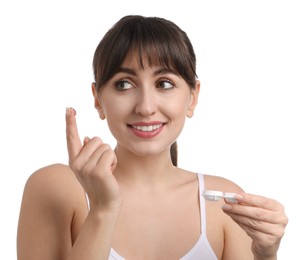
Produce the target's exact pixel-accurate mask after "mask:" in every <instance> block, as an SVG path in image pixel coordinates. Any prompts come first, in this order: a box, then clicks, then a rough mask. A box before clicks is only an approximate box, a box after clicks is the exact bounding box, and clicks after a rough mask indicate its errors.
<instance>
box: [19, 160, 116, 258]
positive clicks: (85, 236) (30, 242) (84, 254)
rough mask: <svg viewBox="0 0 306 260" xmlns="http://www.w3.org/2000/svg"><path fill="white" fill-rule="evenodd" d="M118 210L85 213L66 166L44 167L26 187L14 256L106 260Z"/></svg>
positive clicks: (78, 188) (82, 197)
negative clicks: (15, 254)
mask: <svg viewBox="0 0 306 260" xmlns="http://www.w3.org/2000/svg"><path fill="white" fill-rule="evenodd" d="M118 213H119V212H118V211H116V210H113V211H105V212H103V211H98V210H90V212H89V214H88V210H87V205H86V200H85V195H84V190H83V188H82V186H81V185H80V184H79V182H78V181H77V179H76V178H75V176H74V174H73V173H72V172H71V170H70V169H69V167H67V166H64V165H53V166H48V167H46V168H43V169H41V170H39V171H37V172H36V173H34V174H33V175H32V176H31V177H30V178H29V180H28V181H27V184H26V186H25V190H24V195H23V199H22V204H21V210H20V217H19V225H18V234H17V255H18V260H41V259H44V260H54V259H56V260H61V259H71V260H72V259H73V260H77V259H88V260H91V259H99V260H101V259H108V254H109V250H110V246H111V239H112V234H113V231H114V228H115V225H116V221H117V216H118ZM87 214H88V215H87Z"/></svg>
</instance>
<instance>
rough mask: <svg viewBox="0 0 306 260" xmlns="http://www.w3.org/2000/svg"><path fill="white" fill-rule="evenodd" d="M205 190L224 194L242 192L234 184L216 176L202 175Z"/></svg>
mask: <svg viewBox="0 0 306 260" xmlns="http://www.w3.org/2000/svg"><path fill="white" fill-rule="evenodd" d="M203 178H204V183H205V189H208V190H220V191H224V192H236V193H237V192H243V189H242V188H241V187H240V186H239V185H238V184H237V183H235V182H233V181H231V180H229V179H227V178H224V177H221V176H216V175H207V174H203Z"/></svg>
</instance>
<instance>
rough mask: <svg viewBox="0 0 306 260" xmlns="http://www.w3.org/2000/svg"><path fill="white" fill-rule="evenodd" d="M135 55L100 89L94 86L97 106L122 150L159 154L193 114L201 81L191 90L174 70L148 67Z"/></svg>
mask: <svg viewBox="0 0 306 260" xmlns="http://www.w3.org/2000/svg"><path fill="white" fill-rule="evenodd" d="M133 54H135V53H130V54H129V55H128V56H127V58H126V59H125V61H124V62H123V64H122V65H121V67H120V69H119V71H118V72H117V73H116V74H115V75H114V76H113V77H112V78H111V79H110V80H109V81H108V82H107V83H106V84H105V85H104V86H103V87H102V88H101V89H100V90H99V92H97V91H96V90H95V89H94V88H93V92H94V97H95V106H96V108H97V109H98V112H99V114H100V117H101V118H102V119H104V118H106V120H107V123H108V126H109V128H110V131H111V132H112V134H113V136H114V137H115V138H116V140H117V146H118V148H119V149H122V148H123V149H127V150H129V151H131V152H133V153H135V154H137V155H149V154H152V155H153V154H158V153H160V152H161V151H163V150H165V149H169V148H170V145H171V144H172V143H173V142H174V141H175V140H176V139H177V137H178V136H179V134H180V132H181V131H182V129H183V125H184V122H185V118H186V116H188V117H191V116H192V115H193V111H194V108H195V106H196V104H197V98H198V92H199V85H200V84H199V82H197V84H196V87H195V89H190V87H189V86H188V85H187V83H186V82H185V81H184V80H183V79H182V78H181V77H180V76H179V75H178V74H176V72H175V71H170V70H169V69H167V68H165V67H161V66H149V65H148V63H147V62H146V60H145V59H144V64H143V65H144V66H143V67H142V66H141V65H140V64H139V59H138V56H137V54H135V55H133Z"/></svg>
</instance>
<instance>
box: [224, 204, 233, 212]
mask: <svg viewBox="0 0 306 260" xmlns="http://www.w3.org/2000/svg"><path fill="white" fill-rule="evenodd" d="M232 208H233V207H232V206H231V205H230V204H223V205H222V209H223V210H225V211H228V210H231V209H232Z"/></svg>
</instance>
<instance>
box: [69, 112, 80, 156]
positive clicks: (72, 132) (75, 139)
mask: <svg viewBox="0 0 306 260" xmlns="http://www.w3.org/2000/svg"><path fill="white" fill-rule="evenodd" d="M75 115H76V111H75V110H74V109H73V108H72V107H68V108H66V139H67V149H68V155H69V162H70V161H71V160H72V159H74V158H75V157H76V156H77V155H78V154H79V153H80V151H81V149H82V143H81V140H80V137H79V133H78V128H77V123H76V119H75Z"/></svg>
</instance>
